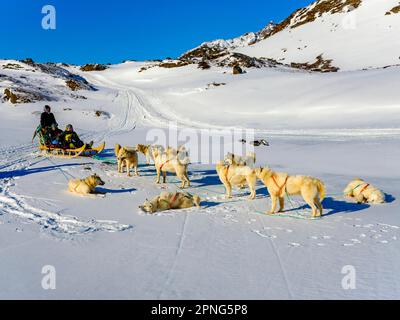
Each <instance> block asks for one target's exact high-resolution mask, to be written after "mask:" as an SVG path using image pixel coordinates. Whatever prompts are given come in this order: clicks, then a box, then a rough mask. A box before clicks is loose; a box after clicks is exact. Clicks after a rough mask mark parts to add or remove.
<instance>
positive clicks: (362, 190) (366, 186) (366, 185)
mask: <svg viewBox="0 0 400 320" xmlns="http://www.w3.org/2000/svg"><path fill="white" fill-rule="evenodd" d="M362 185H363V184H362V183H361V184H359V185H358V186H357V187H355V188H354V189H353V191H355V190H356V189H358V188H359V187H361V186H362ZM369 186H370V184H369V183H367V184H365V186H364V188H362V189H361V191H360V193H363V192H364V191H365V190H367V188H368V187H369Z"/></svg>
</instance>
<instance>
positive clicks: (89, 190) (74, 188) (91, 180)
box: [68, 174, 105, 196]
mask: <svg viewBox="0 0 400 320" xmlns="http://www.w3.org/2000/svg"><path fill="white" fill-rule="evenodd" d="M104 184H105V182H104V181H103V180H101V178H100V177H99V176H98V175H97V174H94V175H92V176H90V177H87V178H86V179H73V180H70V181H69V182H68V191H69V192H71V193H75V194H78V195H82V196H87V195H90V194H104V193H101V192H98V191H96V187H97V186H104Z"/></svg>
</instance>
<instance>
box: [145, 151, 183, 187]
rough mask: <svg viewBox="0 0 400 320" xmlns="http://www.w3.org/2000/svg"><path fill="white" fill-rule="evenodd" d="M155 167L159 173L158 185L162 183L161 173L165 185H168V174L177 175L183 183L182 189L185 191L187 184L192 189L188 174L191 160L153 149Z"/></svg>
mask: <svg viewBox="0 0 400 320" xmlns="http://www.w3.org/2000/svg"><path fill="white" fill-rule="evenodd" d="M153 158H154V165H155V167H156V171H157V181H156V182H157V183H160V176H161V173H162V175H163V183H166V180H167V172H172V173H175V174H176V176H177V177H178V178H179V179H180V180H181V181H182V185H181V188H182V189H184V188H185V186H186V184H187V186H188V187H190V180H189V177H188V174H187V168H188V164H189V162H190V160H189V158H188V157H186V158H184V159H181V158H180V157H179V156H174V155H173V154H171V153H162V152H160V151H159V150H158V149H153Z"/></svg>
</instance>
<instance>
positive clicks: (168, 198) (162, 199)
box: [139, 192, 201, 213]
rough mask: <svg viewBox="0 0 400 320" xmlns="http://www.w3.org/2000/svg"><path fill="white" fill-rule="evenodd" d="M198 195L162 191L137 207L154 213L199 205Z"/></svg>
mask: <svg viewBox="0 0 400 320" xmlns="http://www.w3.org/2000/svg"><path fill="white" fill-rule="evenodd" d="M200 201H201V200H200V197H199V196H197V195H190V194H187V193H180V192H162V193H161V195H159V196H157V197H155V198H154V199H152V200H147V199H146V201H145V203H144V204H143V206H140V207H139V208H140V209H142V210H143V211H145V212H149V213H155V212H160V211H165V210H175V209H187V208H191V207H194V206H196V207H197V208H199V207H200Z"/></svg>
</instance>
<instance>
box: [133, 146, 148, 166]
mask: <svg viewBox="0 0 400 320" xmlns="http://www.w3.org/2000/svg"><path fill="white" fill-rule="evenodd" d="M150 147H151V146H150V145H149V144H148V145H144V144H137V145H136V147H135V150H136V151H137V152H140V153H142V154H143V155H144V156H145V157H146V163H147V164H150V161H151V160H152V157H151V149H150Z"/></svg>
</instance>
